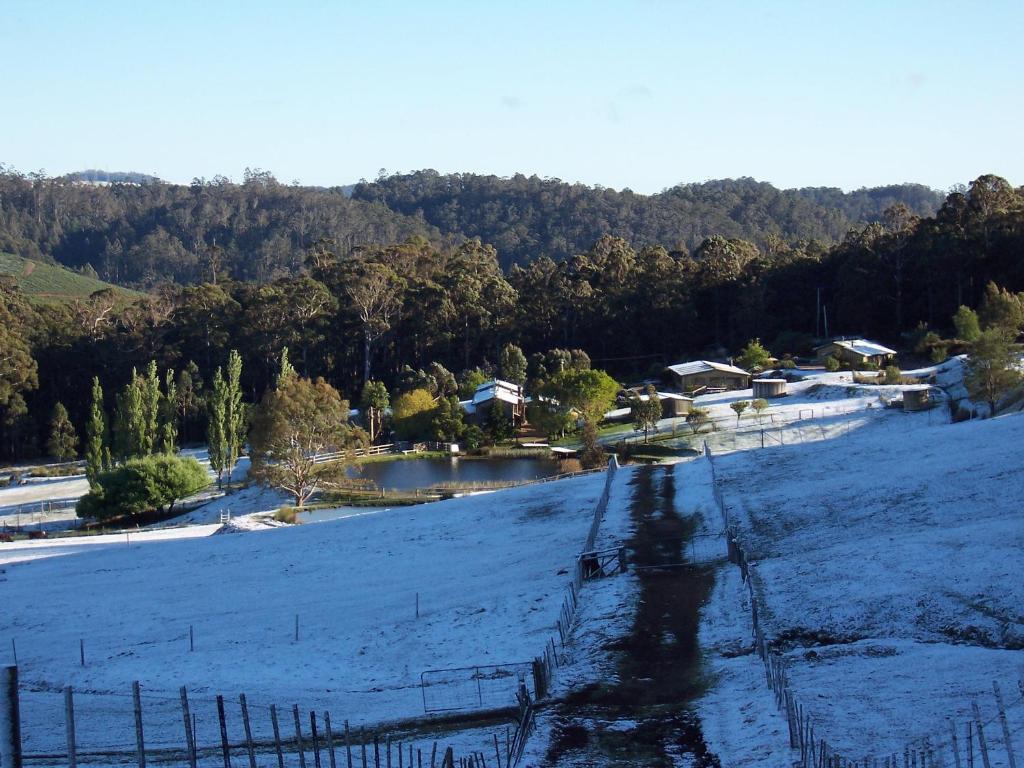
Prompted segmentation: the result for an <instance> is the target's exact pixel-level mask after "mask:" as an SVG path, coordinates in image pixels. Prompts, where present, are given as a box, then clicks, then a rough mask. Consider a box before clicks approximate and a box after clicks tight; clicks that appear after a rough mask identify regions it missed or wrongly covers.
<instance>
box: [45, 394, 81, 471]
mask: <svg viewBox="0 0 1024 768" xmlns="http://www.w3.org/2000/svg"><path fill="white" fill-rule="evenodd" d="M46 449H47V450H48V451H49V452H50V455H51V456H52V457H53V458H55V459H57V461H66V460H68V459H73V458H75V457H76V456H77V455H78V434H77V433H76V432H75V426H74V425H73V424H72V423H71V419H70V418H68V409H67V408H65V407H64V403H61V402H58V403H57V404H56V405H55V406H54V407H53V416H52V417H51V418H50V438H49V439H48V440H47V441H46Z"/></svg>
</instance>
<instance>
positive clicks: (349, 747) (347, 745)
mask: <svg viewBox="0 0 1024 768" xmlns="http://www.w3.org/2000/svg"><path fill="white" fill-rule="evenodd" d="M345 760H346V761H347V764H348V768H352V741H351V739H350V738H349V730H348V720H346V721H345Z"/></svg>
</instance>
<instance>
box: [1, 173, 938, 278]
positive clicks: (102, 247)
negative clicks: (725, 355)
mask: <svg viewBox="0 0 1024 768" xmlns="http://www.w3.org/2000/svg"><path fill="white" fill-rule="evenodd" d="M139 180H142V181H144V182H145V183H136V182H137V181H139ZM97 181H99V182H103V183H102V185H97V184H95V183H94V182H97ZM121 181H127V182H130V183H118V182H121ZM350 191H351V197H350V196H349V194H348V192H350ZM941 200H942V198H941V196H940V195H939V194H938V193H936V192H934V191H933V190H930V189H927V188H926V187H922V186H919V185H899V186H892V187H880V188H877V189H869V190H859V191H856V192H850V193H844V192H842V191H841V190H838V189H828V188H817V189H803V190H778V189H776V188H775V187H773V186H772V185H771V184H766V183H758V182H755V181H753V180H751V179H738V180H735V181H728V180H727V181H713V182H706V183H703V184H687V185H680V186H677V187H673V188H672V189H669V190H666V191H665V192H662V193H661V194H658V195H639V194H635V193H633V192H630V191H628V190H625V191H622V192H616V191H614V190H610V189H602V188H600V187H587V186H584V185H580V184H566V183H563V182H561V181H557V180H544V179H539V178H537V177H529V178H527V177H525V176H514V177H512V178H509V179H501V178H498V177H495V176H477V175H472V174H454V175H448V176H442V175H440V174H438V173H436V172H434V171H420V172H417V173H413V174H408V175H395V176H390V177H383V178H381V179H379V180H377V181H376V182H372V183H361V184H358V185H356V187H355V188H354V189H352V190H349V189H348V188H344V187H336V188H331V189H322V188H314V187H302V186H294V185H284V184H281V183H279V182H278V181H277V180H276V179H275V178H274V177H273V176H272V175H271V174H270V173H267V172H265V171H259V170H256V171H247V172H246V175H245V178H244V180H243V182H242V183H241V184H234V183H231V182H229V181H228V180H227V179H225V178H222V177H215V178H214V179H213V180H209V181H208V180H205V179H196V180H194V181H193V183H192V184H191V185H189V186H184V185H173V184H166V183H163V182H160V181H159V180H156V179H153V178H152V177H144V176H142V175H141V174H123V173H113V174H111V173H104V172H99V171H86V172H82V173H78V174H72V175H71V176H69V177H62V178H47V177H45V176H42V175H39V174H28V175H24V174H21V173H18V172H16V171H14V170H13V169H9V168H7V169H5V168H3V167H2V166H0V251H8V252H10V253H14V254H17V255H19V256H23V257H26V258H33V259H44V260H45V259H52V260H54V261H56V262H58V263H60V264H63V265H64V266H67V267H70V268H72V269H76V270H77V269H82V268H86V265H89V266H91V267H92V268H93V269H95V270H96V272H97V274H98V275H99V277H100V278H102V279H104V280H107V281H109V282H113V283H117V284H119V285H125V286H131V287H136V288H151V287H153V286H155V285H157V284H160V283H164V282H176V283H182V284H191V283H198V282H202V281H204V280H209V279H213V274H214V272H217V273H220V274H223V275H226V276H229V277H232V278H234V279H237V280H249V281H255V282H259V283H265V282H269V281H271V280H274V279H276V278H279V277H284V276H287V275H296V274H298V273H299V272H300V271H301V268H302V264H303V259H304V258H305V252H306V250H307V249H308V248H309V247H310V246H312V245H313V244H314V243H316V242H317V241H320V240H323V239H327V240H330V241H332V243H333V246H332V247H334V248H335V249H336V250H338V251H339V252H340V253H348V252H349V251H350V250H351V249H352V248H354V247H357V246H365V245H372V244H378V243H395V242H400V241H402V240H405V239H407V238H409V237H411V236H414V235H422V236H424V237H426V238H427V239H428V240H430V241H431V242H434V243H435V244H441V243H444V242H450V243H457V242H458V241H460V240H462V239H463V238H465V237H470V238H473V237H476V238H479V239H480V240H481V241H482V242H483V243H485V244H490V245H493V246H494V247H495V249H496V250H497V253H498V261H499V264H500V265H501V266H502V267H503V268H508V267H509V266H510V265H512V264H521V265H525V264H528V263H529V262H531V261H532V260H534V259H536V258H539V257H542V256H546V257H548V258H550V259H552V260H554V261H556V262H558V261H564V260H566V259H568V258H571V257H572V256H574V255H576V254H579V253H582V252H584V251H586V250H587V249H588V248H590V246H591V245H593V243H594V242H596V241H597V240H598V238H600V237H602V236H605V235H611V236H614V237H621V238H622V239H624V240H626V241H627V242H629V243H631V244H632V245H633V246H634V247H635V248H643V247H645V246H647V245H657V246H661V247H663V248H665V249H666V250H668V251H672V252H686V251H689V252H693V251H695V250H696V249H697V248H698V247H699V246H700V244H701V243H702V242H703V241H704V240H705V239H706V238H708V237H710V236H712V235H721V236H723V237H727V238H742V239H744V240H749V241H751V242H753V243H754V244H755V245H757V246H759V247H762V248H764V247H768V248H774V247H777V246H778V245H779V244H780V243H795V242H797V241H800V242H804V243H808V242H810V241H819V242H821V243H823V244H825V245H829V244H831V243H834V242H836V241H838V240H840V239H842V238H843V237H844V236H845V234H846V232H847V231H848V230H849V229H850V228H851V227H852V226H854V225H858V224H861V223H870V222H875V221H879V220H881V217H882V214H883V212H884V211H885V210H886V209H887V208H889V207H890V206H891V205H893V204H896V203H903V204H905V205H906V206H907V208H908V209H909V210H910V212H911V213H912V214H914V215H919V216H925V215H930V214H932V213H934V211H935V210H936V209H937V207H938V205H939V204H940V203H941Z"/></svg>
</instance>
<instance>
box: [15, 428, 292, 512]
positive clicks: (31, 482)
mask: <svg viewBox="0 0 1024 768" xmlns="http://www.w3.org/2000/svg"><path fill="white" fill-rule="evenodd" d="M180 455H181V456H191V457H193V458H194V459H196V460H197V461H198V462H199V463H200V464H202V465H203V467H205V468H206V471H207V474H208V475H209V477H210V480H211V482H212V481H213V480H214V479H215V478H216V473H214V471H213V470H212V469H211V468H210V460H209V455H208V453H207V451H206V449H205V448H184V449H182V450H181V452H180ZM248 476H249V459H248V457H246V456H243V457H242V458H240V459H239V461H238V464H236V465H235V469H234V471H233V472H232V473H231V482H232V483H243V482H245V480H246V478H247V477H248ZM88 492H89V483H88V481H86V479H85V475H84V474H82V475H71V476H69V477H26V478H25V484H24V485H13V486H9V487H6V488H0V530H2V529H3V528H33V529H36V528H38V529H40V530H45V531H50V532H54V531H62V530H67V529H69V528H77V527H78V525H79V523H80V521H79V519H78V516H77V514H76V513H75V503H76V502H77V501H78V499H80V498H81V497H82V496H84V495H85V494H87V493H88ZM220 496H221V493H220V492H219V491H218V490H217V489H216V487H210V488H206V489H204V490H202V491H200V492H199V493H197V494H195V495H194V496H191V497H189V499H187V500H184V501H185V503H189V502H192V503H195V502H201V501H202V500H203V499H215V498H218V497H220ZM229 498H238V501H237V502H236V503H235V504H234V506H232V502H231V501H228V502H227V503H222V504H215V505H213V506H211V505H209V504H208V505H206V506H205V507H201V508H199V509H196V510H194V511H193V512H191V513H188V514H186V515H183V516H179V517H178V518H175V519H173V520H171V521H165V522H164V523H161V524H160V525H161V526H167V525H181V524H182V523H208V522H213V521H215V520H218V519H219V517H220V512H221V511H231V512H232V513H233V514H251V513H253V512H265V511H273V510H274V509H277V508H278V507H280V506H281V504H282V503H284V502H283V501H282V502H279V503H277V504H276V506H270V504H271V502H272V500H273V498H276V496H272V495H267V496H265V497H260V496H258V495H254V494H249V495H247V496H239V497H234V496H232V497H229ZM282 498H284V497H282ZM180 503H182V502H179V504H180ZM51 506H53V507H61V508H60V509H50V507H51ZM202 510H205V512H204V511H202ZM242 510H244V511H242Z"/></svg>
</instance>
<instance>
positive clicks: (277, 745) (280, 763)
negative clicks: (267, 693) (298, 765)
mask: <svg viewBox="0 0 1024 768" xmlns="http://www.w3.org/2000/svg"><path fill="white" fill-rule="evenodd" d="M270 724H271V725H272V726H273V728H274V749H276V750H277V768H284V753H283V752H282V751H281V728H280V726H279V724H278V722H277V706H276V705H274V704H271V705H270Z"/></svg>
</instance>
